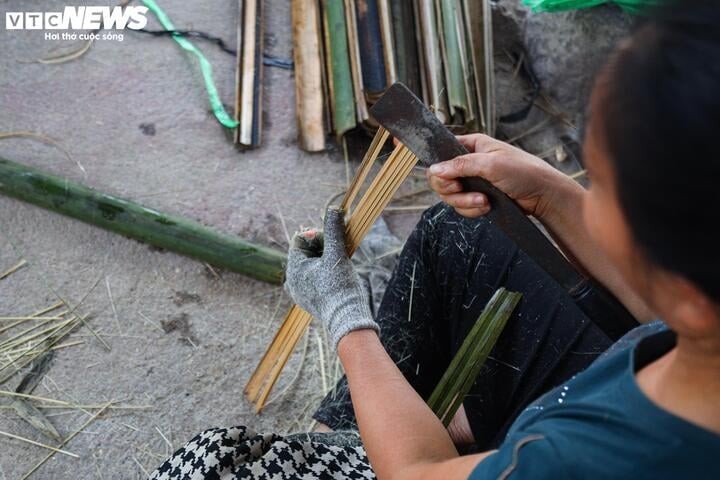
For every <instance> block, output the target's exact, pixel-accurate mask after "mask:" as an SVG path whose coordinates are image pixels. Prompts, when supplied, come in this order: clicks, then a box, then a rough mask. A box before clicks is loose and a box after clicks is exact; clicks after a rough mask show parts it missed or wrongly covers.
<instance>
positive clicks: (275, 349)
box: [245, 128, 417, 412]
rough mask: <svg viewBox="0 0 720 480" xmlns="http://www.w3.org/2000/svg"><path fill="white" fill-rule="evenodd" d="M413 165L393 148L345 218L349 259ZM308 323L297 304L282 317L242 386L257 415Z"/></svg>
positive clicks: (374, 150)
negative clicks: (247, 379)
mask: <svg viewBox="0 0 720 480" xmlns="http://www.w3.org/2000/svg"><path fill="white" fill-rule="evenodd" d="M387 138H388V133H387V131H385V129H383V128H380V130H379V131H378V132H377V134H376V135H375V138H374V139H373V142H372V144H371V147H370V149H369V150H368V153H367V154H366V157H365V159H363V163H362V164H361V167H360V169H359V170H358V173H357V175H356V177H355V179H354V180H353V183H352V184H351V186H350V188H349V189H348V191H347V192H346V194H345V198H344V199H343V201H342V203H341V207H343V208H344V209H345V210H346V211H347V210H348V209H349V208H350V206H351V204H352V201H353V199H354V197H355V195H356V194H357V190H358V188H359V185H361V184H362V183H363V180H364V179H365V177H366V176H367V172H368V170H369V166H370V165H372V163H373V162H374V161H375V159H376V158H377V156H378V154H379V153H380V150H381V149H382V146H383V145H384V143H385V142H386V141H387ZM416 163H417V157H416V156H415V155H414V154H413V153H412V152H410V151H409V150H408V149H407V148H406V147H405V146H403V145H401V144H400V145H398V146H397V147H395V149H394V150H393V152H392V154H391V155H390V157H389V158H388V159H387V161H386V162H385V164H384V165H383V166H382V168H381V169H380V171H379V172H378V174H377V175H376V177H375V178H374V180H373V181H372V182H371V184H370V186H369V187H368V188H367V190H366V191H365V194H364V195H363V196H362V198H361V199H360V200H359V202H358V204H357V206H356V207H355V209H354V210H353V211H352V214H351V215H350V216H349V218H347V223H346V228H345V236H346V242H347V249H348V255H350V256H352V254H353V253H354V252H355V250H356V249H357V247H358V246H359V244H360V242H361V241H362V239H363V238H364V237H365V235H366V234H367V232H368V231H369V230H370V227H371V226H372V225H373V223H374V222H375V220H377V218H378V217H379V216H380V214H381V213H382V211H383V209H384V208H385V207H386V206H387V205H388V203H390V200H391V199H392V197H393V195H394V194H395V192H396V191H397V189H398V188H399V187H400V184H401V183H402V182H403V180H404V179H405V178H406V177H407V176H408V175H409V174H410V172H411V171H412V169H413V167H414V166H415V164H416ZM311 321H312V316H311V315H310V314H309V313H307V312H306V311H304V310H302V309H301V308H300V307H298V306H297V305H294V306H293V307H292V308H291V309H290V311H289V312H288V313H287V315H286V316H285V319H284V320H283V323H282V325H281V326H280V329H279V330H278V331H277V333H276V334H275V337H274V338H273V340H272V342H271V343H270V345H269V347H268V349H267V350H266V352H265V354H264V355H263V357H262V359H261V360H260V363H259V364H258V366H257V367H256V369H255V371H254V372H253V374H252V376H251V377H250V380H249V381H248V383H247V385H246V386H245V395H246V396H247V398H248V400H250V401H251V402H252V403H254V404H255V410H256V411H257V412H260V411H261V410H262V409H263V407H264V406H265V403H266V401H267V399H268V397H269V395H270V392H271V391H272V389H273V387H274V385H275V383H276V382H277V380H278V378H279V376H280V373H281V372H282V370H283V368H284V367H285V364H286V363H287V361H288V359H289V358H290V355H291V354H292V352H293V350H294V349H295V347H296V346H297V344H298V342H299V341H300V339H301V338H302V336H303V334H304V333H305V331H306V330H307V328H308V326H309V325H310V322H311Z"/></svg>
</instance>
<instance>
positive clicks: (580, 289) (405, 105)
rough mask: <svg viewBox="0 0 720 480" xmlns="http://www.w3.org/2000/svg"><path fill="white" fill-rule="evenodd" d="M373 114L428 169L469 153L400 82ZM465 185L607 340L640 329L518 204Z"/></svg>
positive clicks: (476, 180) (477, 181) (478, 183)
mask: <svg viewBox="0 0 720 480" xmlns="http://www.w3.org/2000/svg"><path fill="white" fill-rule="evenodd" d="M370 113H371V114H372V116H373V117H374V118H375V120H376V121H377V122H378V123H379V124H380V125H382V126H383V127H384V128H385V129H387V130H388V131H389V132H390V134H391V135H393V136H394V137H395V138H397V139H398V140H399V141H400V142H402V143H403V144H404V145H405V146H406V147H407V148H408V149H410V151H412V152H413V153H414V154H415V155H416V156H417V157H418V160H419V161H420V163H422V164H424V165H425V166H430V165H432V164H434V163H438V162H443V161H446V160H450V159H452V158H455V157H457V156H458V155H463V154H466V153H468V151H467V150H466V149H465V147H463V146H462V145H461V144H460V142H458V140H457V139H456V138H455V135H453V134H452V133H451V132H450V130H448V129H447V127H445V125H443V124H442V123H441V122H440V121H439V120H438V118H437V117H436V116H435V114H433V113H432V112H431V111H430V109H429V108H428V107H426V106H425V104H424V103H423V102H422V101H421V100H420V99H419V98H417V97H416V96H415V94H413V93H412V92H411V91H410V90H409V89H408V88H407V87H406V86H405V85H403V84H402V83H395V84H393V85H392V86H391V87H390V88H388V89H387V91H386V92H385V94H383V96H382V97H380V99H379V100H378V101H377V102H376V103H375V105H373V107H372V108H371V109H370ZM461 184H462V186H463V189H464V190H465V191H469V192H481V193H484V194H485V195H486V196H487V197H488V200H489V201H490V204H491V205H492V209H491V210H490V212H489V213H488V214H487V215H485V217H486V218H487V219H488V220H489V221H490V222H491V223H493V224H494V225H495V226H497V227H498V228H499V229H500V230H501V231H503V232H504V233H505V235H507V236H508V237H509V238H510V239H511V240H513V241H514V242H515V243H516V244H517V246H518V247H519V248H520V249H521V250H523V251H524V252H525V253H526V254H527V255H528V256H529V257H530V258H532V259H533V260H534V261H535V263H537V265H538V266H540V267H541V268H542V269H543V270H545V271H546V272H547V273H548V275H550V276H551V277H552V278H553V279H555V281H556V282H557V283H559V284H560V285H561V286H562V287H563V288H564V289H565V290H566V291H567V292H568V294H569V295H570V296H571V297H572V299H573V300H574V301H575V303H576V304H577V306H578V307H579V308H580V310H582V311H583V313H585V315H587V316H588V318H590V319H591V320H592V321H593V323H595V325H597V326H598V327H599V328H600V329H601V330H602V331H603V332H604V333H605V334H606V335H607V336H608V337H609V338H611V339H612V340H617V339H618V338H620V337H621V336H622V335H624V334H625V333H626V332H628V331H629V330H631V329H632V328H634V327H636V326H637V325H638V322H637V320H635V318H634V317H633V316H632V314H631V313H630V312H629V311H628V310H627V309H626V308H625V306H623V305H622V303H620V302H619V301H618V300H617V299H616V298H615V297H614V296H613V295H612V294H611V293H610V292H609V291H608V290H607V289H605V288H604V287H603V286H601V285H599V284H598V283H597V282H596V281H594V280H593V279H590V278H587V277H586V276H584V275H583V274H582V273H580V272H579V271H578V270H577V269H576V268H575V267H574V266H573V265H572V264H571V263H570V262H569V261H568V260H567V259H566V258H565V257H564V256H563V255H562V253H560V251H559V250H558V249H557V248H555V246H554V245H553V244H552V242H550V240H549V239H548V238H547V237H546V236H545V235H544V234H543V233H542V232H541V231H540V230H539V229H538V228H537V227H536V226H535V225H534V224H533V222H532V221H531V220H530V218H528V217H527V216H526V215H525V213H524V212H523V211H522V209H521V208H520V207H519V206H518V205H517V203H515V201H514V200H512V199H511V198H510V197H508V196H507V195H505V194H504V193H503V192H501V191H500V190H498V189H497V188H496V187H495V186H493V185H492V184H491V183H490V182H488V181H487V180H485V179H484V178H480V177H465V178H463V179H461Z"/></svg>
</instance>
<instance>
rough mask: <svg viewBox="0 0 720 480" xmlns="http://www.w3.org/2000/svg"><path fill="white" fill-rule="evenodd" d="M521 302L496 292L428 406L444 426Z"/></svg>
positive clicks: (518, 295) (516, 295) (510, 294)
mask: <svg viewBox="0 0 720 480" xmlns="http://www.w3.org/2000/svg"><path fill="white" fill-rule="evenodd" d="M521 298H522V294H521V293H515V292H510V291H507V290H506V289H504V288H500V289H498V290H497V291H496V292H495V294H494V295H493V296H492V298H490V301H489V302H488V304H487V305H486V306H485V309H484V310H483V312H482V313H481V314H480V318H478V320H477V322H475V325H473V327H472V328H471V329H470V332H469V333H468V335H467V337H465V340H464V341H463V343H462V345H461V346H460V349H459V350H458V351H457V353H456V354H455V356H454V357H453V359H452V361H451V362H450V365H448V368H447V370H446V371H445V373H444V374H443V376H442V378H441V379H440V382H439V383H438V385H437V387H435V390H433V393H432V394H431V395H430V398H429V399H428V406H429V407H430V408H431V409H432V411H433V412H435V414H436V415H437V416H438V418H439V419H440V420H441V421H442V422H443V424H444V425H445V426H448V425H449V424H450V421H451V420H452V419H453V417H454V416H455V413H456V412H457V411H458V409H459V408H460V405H462V402H463V400H464V399H465V396H466V395H467V394H468V392H469V391H470V388H472V386H473V384H474V383H475V379H476V378H477V376H478V374H479V373H480V369H481V368H482V366H483V365H484V364H485V360H487V357H488V355H490V351H491V350H492V349H493V347H494V346H495V343H496V342H497V339H498V338H499V337H500V333H502V331H503V329H504V328H505V324H506V323H507V320H508V318H510V315H511V314H512V312H513V310H515V307H516V306H517V304H518V303H519V302H520V299H521Z"/></svg>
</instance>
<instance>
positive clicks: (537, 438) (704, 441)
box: [470, 322, 720, 480]
mask: <svg viewBox="0 0 720 480" xmlns="http://www.w3.org/2000/svg"><path fill="white" fill-rule="evenodd" d="M675 339H676V337H675V334H674V333H673V332H672V331H670V330H668V329H667V327H666V326H665V325H664V324H663V323H662V322H653V323H651V324H648V325H643V326H640V327H638V328H636V329H635V330H633V331H631V332H630V333H628V334H627V335H626V336H625V337H623V338H622V339H621V340H620V341H618V342H617V343H616V344H615V345H613V346H612V347H611V348H610V350H608V351H607V352H606V353H605V354H604V355H603V356H602V357H601V358H599V359H598V360H597V361H596V362H595V363H593V364H592V365H591V366H590V367H589V368H588V369H587V370H585V371H584V372H582V373H581V374H579V375H577V376H575V377H573V378H572V379H571V380H570V381H568V382H567V383H566V384H564V385H561V386H560V387H558V388H556V389H554V390H552V391H550V392H548V393H547V394H545V395H543V396H542V397H540V399H538V400H537V401H536V402H534V403H533V404H532V405H530V406H529V407H528V408H526V409H525V411H523V413H522V414H521V415H520V416H519V417H518V418H517V420H516V421H515V422H514V423H513V425H512V427H511V428H510V431H509V432H508V434H507V437H506V438H505V441H504V442H503V443H502V445H501V446H500V448H499V450H498V451H497V453H494V454H493V455H491V456H489V457H487V458H486V459H485V460H483V461H482V462H480V463H479V464H478V466H477V467H476V468H475V470H473V472H472V474H471V475H470V480H489V479H493V480H495V479H511V480H512V479H518V480H520V479H531V480H544V479H553V480H560V479H603V480H605V479H633V480H645V479H647V480H663V479H683V480H684V479H712V480H720V435H717V434H715V433H713V432H711V431H709V430H705V429H703V428H701V427H699V426H697V425H694V424H692V423H690V422H687V421H685V420H683V419H681V418H679V417H677V416H675V415H673V414H671V413H669V412H666V411H665V410H662V409H661V408H659V407H657V406H656V405H655V404H653V403H652V402H651V401H650V399H648V398H647V397H646V396H645V394H644V393H643V392H642V391H641V390H640V388H639V387H638V385H637V382H636V381H635V372H637V371H638V370H640V369H641V368H642V367H644V366H645V365H647V364H649V363H651V362H653V361H654V360H656V359H657V358H659V357H660V356H662V355H664V354H665V353H667V352H668V351H670V350H671V349H672V348H673V347H674V346H675ZM718 374H719V375H720V372H719V373H718ZM718 408H720V405H718Z"/></svg>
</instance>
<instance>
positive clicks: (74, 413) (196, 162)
mask: <svg viewBox="0 0 720 480" xmlns="http://www.w3.org/2000/svg"><path fill="white" fill-rule="evenodd" d="M81 3H82V2H81ZM90 3H92V4H102V3H106V2H90ZM64 4H65V3H64V2H53V1H37V2H33V5H32V6H33V9H34V10H37V11H54V10H60V9H62V7H63V6H64ZM160 4H161V5H162V6H163V7H164V9H165V10H166V12H167V13H168V15H169V16H170V18H171V19H172V20H173V21H174V22H175V24H176V26H177V27H178V28H192V29H195V30H202V31H206V32H209V33H212V34H215V35H218V36H220V37H222V38H224V39H226V40H227V41H228V42H229V44H230V45H233V46H234V44H235V35H236V18H237V2H230V1H228V2H210V1H195V2H185V1H181V0H162V1H161V2H160ZM265 4H266V16H265V29H266V32H267V33H266V36H265V42H266V49H265V50H266V53H268V54H270V55H274V56H277V57H282V58H289V57H290V56H291V54H292V52H291V39H290V28H289V25H290V12H289V2H287V1H284V0H268V1H266V2H265ZM0 10H4V11H23V10H28V6H27V2H23V1H20V0H11V1H3V2H2V3H1V4H0ZM0 13H4V12H0ZM2 17H3V18H4V15H2ZM149 28H158V27H157V23H156V22H155V21H154V19H153V20H151V22H150V25H149ZM61 44H62V42H56V41H50V40H45V39H44V35H43V32H42V31H23V32H21V31H7V30H4V29H3V30H0V45H2V53H0V62H1V66H0V131H1V132H9V131H33V132H37V133H41V134H43V135H46V136H49V137H52V138H54V139H56V140H57V141H58V142H59V143H60V144H61V145H62V147H63V148H64V149H66V150H67V152H68V153H69V154H70V155H71V156H72V160H69V159H68V158H66V157H65V156H64V155H63V153H62V152H61V151H60V150H59V149H57V148H55V147H53V146H48V145H43V144H40V143H37V142H34V141H32V140H29V139H5V140H2V141H0V156H2V157H5V158H8V159H11V160H13V161H16V162H22V163H25V164H28V165H32V166H35V167H39V168H42V169H44V170H47V171H49V172H53V173H55V174H59V175H62V176H65V177H67V178H70V179H72V180H75V181H80V182H83V183H84V184H86V185H89V186H92V187H94V188H97V189H99V190H102V191H104V192H108V193H112V194H115V195H118V196H121V197H125V198H129V199H132V200H135V201H138V202H142V203H144V204H146V205H148V206H152V207H154V208H156V209H158V210H162V211H166V212H170V213H173V214H180V215H184V216H187V217H189V218H192V219H195V220H198V221H200V222H202V223H204V224H206V225H210V226H213V227H216V228H218V229H220V230H223V231H225V232H229V233H233V234H238V235H242V236H243V237H245V238H247V239H250V240H253V241H256V242H260V243H263V244H267V245H273V246H276V247H277V248H279V249H282V250H284V249H285V248H286V245H287V240H286V231H287V232H289V233H290V234H292V232H293V231H294V230H295V229H296V228H297V227H298V226H300V225H315V224H317V223H318V221H319V218H320V213H321V211H322V208H323V206H324V204H325V202H326V201H327V200H328V198H329V197H330V196H332V195H334V194H336V193H338V192H339V191H341V190H342V188H343V186H344V184H345V181H346V167H345V163H344V161H343V159H342V155H341V154H340V153H339V151H338V150H337V149H335V150H334V151H330V152H328V153H322V154H314V155H310V154H307V153H304V152H302V151H301V150H300V149H299V148H298V147H297V142H296V127H295V114H294V95H293V92H294V83H293V81H294V80H293V73H292V72H290V71H287V70H280V69H277V68H266V70H265V82H264V88H265V95H264V109H265V122H264V123H265V130H264V136H263V146H262V148H260V149H258V150H255V151H250V152H246V153H240V152H238V151H237V150H236V149H235V148H234V146H233V145H232V144H231V142H230V141H229V140H228V137H227V135H226V134H225V132H224V131H223V129H222V128H221V127H220V126H219V124H218V123H217V121H216V120H215V119H214V117H213V116H212V115H211V113H210V112H209V106H208V101H207V97H206V94H205V90H204V88H203V86H202V80H201V77H200V73H199V71H198V68H197V64H196V61H195V59H194V58H193V57H190V56H189V55H187V54H184V53H183V52H182V51H181V50H180V49H179V48H178V46H177V45H176V44H175V43H174V42H173V41H171V40H170V39H169V38H155V37H152V36H148V35H144V34H140V33H135V32H130V31H126V32H125V33H124V39H123V41H122V42H118V41H98V42H95V44H94V45H93V46H92V48H91V49H90V51H89V52H87V53H86V54H85V55H84V56H83V57H82V58H79V59H77V60H74V61H71V62H68V63H64V64H60V65H43V64H39V63H32V62H30V61H32V60H34V59H36V58H38V57H43V56H45V55H47V54H48V52H49V51H51V50H52V49H53V48H56V47H58V46H59V45H61ZM196 44H197V45H198V46H199V47H200V48H201V49H202V50H203V52H205V54H206V55H207V57H208V59H209V60H210V62H211V63H212V65H213V67H214V73H215V80H216V83H217V87H218V90H219V92H220V95H221V97H222V98H223V100H224V102H225V103H226V104H227V105H232V104H233V102H234V92H233V89H234V77H235V66H234V63H235V60H234V57H232V56H231V55H228V54H226V53H223V52H222V51H221V50H219V49H218V48H216V47H215V46H213V45H212V44H209V43H205V42H201V41H198V42H197V43H196ZM76 162H78V163H79V164H81V165H82V167H83V168H84V171H83V170H81V168H80V167H79V166H78V165H77V164H76ZM398 215H399V216H402V218H400V220H401V221H404V222H405V224H408V222H409V223H412V221H413V218H414V216H415V215H416V213H411V214H395V220H396V221H397V220H398ZM283 223H284V224H285V225H284V226H283ZM20 259H25V260H27V262H28V265H27V266H26V267H25V268H23V269H21V270H19V271H18V272H16V273H14V274H12V275H10V276H9V277H8V278H6V279H4V280H0V316H21V315H29V314H30V313H31V312H34V311H36V310H38V309H41V308H43V307H46V306H48V305H50V304H52V303H54V302H55V301H56V300H57V298H58V297H62V298H65V299H67V300H69V301H70V302H71V303H76V302H79V301H80V300H81V299H82V298H83V297H85V296H86V295H87V298H86V299H85V301H84V302H83V304H82V305H81V307H80V309H79V311H81V312H82V313H87V314H89V315H90V317H89V318H90V320H89V323H90V326H91V327H92V328H93V329H94V330H96V331H97V332H99V333H100V334H102V335H103V337H102V338H103V339H104V340H105V341H106V342H107V343H108V344H109V346H110V348H111V350H109V351H108V350H107V349H106V348H104V347H103V346H102V345H101V343H100V342H99V341H98V340H97V339H96V338H95V337H93V336H92V335H91V334H90V332H89V330H88V329H86V328H82V329H80V330H78V331H77V333H75V334H73V335H72V336H71V339H74V340H78V341H80V340H81V341H84V343H83V344H81V345H76V346H72V347H69V348H66V349H62V350H59V351H58V352H57V355H56V357H55V359H54V361H53V364H52V367H51V369H50V371H49V373H48V374H47V375H46V376H45V378H44V380H43V381H42V383H41V384H40V385H39V386H38V387H37V389H36V390H35V392H34V393H35V395H39V396H43V397H50V398H55V399H61V400H65V401H69V402H73V403H77V404H83V405H97V404H102V403H104V402H107V401H110V400H114V401H118V402H120V404H122V405H134V406H150V407H152V408H151V409H150V410H114V411H111V412H110V413H109V414H107V415H105V416H103V417H101V418H99V419H98V420H96V421H94V422H93V423H92V424H90V425H89V426H88V427H87V428H86V429H85V430H84V431H83V432H82V433H81V434H79V435H78V436H77V437H76V438H75V439H74V440H72V441H71V442H70V443H69V444H68V445H67V446H66V447H65V448H66V449H67V450H69V451H70V452H72V453H75V454H77V455H79V456H80V458H79V459H74V458H70V457H68V456H65V455H61V454H57V455H55V456H54V458H52V459H51V460H50V461H48V462H47V463H46V464H45V465H44V466H43V467H41V468H40V469H39V470H38V471H37V472H36V473H35V474H34V475H33V476H32V477H31V478H38V479H41V478H42V479H50V478H53V479H64V478H82V479H86V478H103V479H116V478H117V479H120V478H122V479H127V478H143V477H144V476H145V472H150V471H152V470H153V469H154V468H155V467H156V466H158V465H159V464H160V463H161V461H162V460H163V458H164V457H165V456H166V455H168V454H169V453H171V452H172V451H173V450H174V449H175V448H177V447H178V446H180V445H181V444H182V443H183V442H184V441H186V440H188V439H190V438H191V437H192V436H193V435H194V434H196V433H198V432H199V431H201V430H203V429H206V428H209V427H213V426H228V425H237V424H244V425H249V426H252V427H254V428H255V429H257V430H260V431H277V432H286V431H299V430H304V429H307V428H308V426H309V423H310V421H309V414H310V413H311V409H312V407H313V405H315V404H316V403H317V401H318V399H319V396H320V391H321V389H322V388H323V385H322V383H323V382H322V378H321V376H320V374H319V371H320V366H319V358H320V357H319V352H318V347H317V345H318V343H317V341H316V340H317V339H318V338H319V337H318V335H317V333H315V332H316V331H315V330H313V331H312V332H311V335H310V337H309V342H308V347H307V352H306V355H305V356H304V357H303V355H301V354H300V353H298V354H296V355H295V356H294V357H293V358H292V359H291V361H290V364H289V365H288V367H287V369H286V373H285V375H284V377H283V379H282V380H281V383H280V385H279V386H278V388H276V393H282V392H283V390H285V387H286V386H287V385H288V384H289V383H290V381H291V380H293V377H296V380H295V383H294V384H293V385H292V386H291V388H289V389H288V390H287V391H286V392H285V393H284V394H282V395H280V396H279V398H277V399H276V400H275V401H273V402H272V403H271V404H270V405H269V406H268V408H267V409H266V411H265V412H264V413H263V414H262V415H261V416H258V415H256V414H255V413H254V412H253V410H252V408H251V406H250V405H249V404H248V403H247V402H246V401H245V400H244V398H243V396H242V388H243V386H244V384H245V382H246V380H247V379H248V377H249V375H250V373H251V370H252V368H253V367H254V366H255V364H256V362H257V360H258V359H259V357H260V355H261V354H262V352H263V351H264V348H265V346H266V345H267V344H268V342H269V341H270V339H271V338H272V335H273V333H274V331H275V330H276V328H277V327H278V325H279V323H280V320H281V317H282V314H283V313H284V310H285V309H286V308H287V306H288V301H287V299H286V297H285V296H284V294H283V292H282V289H281V288H280V287H277V286H272V285H268V284H265V283H261V282H257V281H254V280H250V279H248V278H245V277H243V276H240V275H236V274H232V273H227V272H219V275H217V276H216V275H215V274H214V273H213V272H211V271H210V270H209V269H208V268H206V267H205V266H203V264H201V263H199V262H196V261H193V260H189V259H187V258H183V257H180V256H178V255H175V254H173V253H168V252H162V251H158V250H157V249H153V248H150V247H148V246H147V245H143V244H140V243H138V242H135V241H132V240H128V239H125V238H123V237H120V236H118V235H115V234H112V233H108V232H105V231H103V230H100V229H97V228H94V227H90V226H87V225H85V224H83V223H80V222H78V221H74V220H70V219H68V218H65V217H61V216H59V215H57V214H54V213H50V212H47V211H44V210H41V209H39V208H36V207H33V206H28V205H26V204H23V203H21V202H18V201H15V200H12V199H9V198H6V197H0V271H4V270H5V269H7V268H9V267H10V266H12V265H13V264H15V263H17V262H18V261H19V260H20ZM94 285H95V288H94V289H92V287H93V286H94ZM91 289H92V290H91ZM326 353H327V352H326ZM303 359H304V360H303ZM301 360H302V362H301ZM328 360H329V359H328ZM326 363H327V361H326ZM300 365H302V369H299V366H300ZM324 366H325V365H324ZM328 370H329V367H328ZM298 371H299V374H298V375H297V376H296V372H298ZM16 382H17V380H15V381H11V382H9V383H7V384H5V385H3V386H2V388H3V389H10V388H13V387H14V386H15V383H16ZM7 404H8V400H7V398H2V396H0V405H7ZM93 411H94V410H90V411H89V413H92V412H93ZM53 412H54V413H53ZM53 412H51V413H50V414H49V415H51V416H50V418H51V420H52V422H53V423H54V424H55V425H56V427H57V429H58V430H59V432H60V433H61V434H62V435H68V434H70V433H72V432H73V431H74V430H75V429H77V428H78V427H79V426H80V425H82V424H83V423H84V422H85V421H86V420H87V419H88V418H89V413H88V411H85V412H83V411H79V410H69V411H63V410H57V411H53ZM0 430H2V431H4V432H10V433H13V434H16V435H21V436H23V437H27V438H30V439H33V440H36V441H40V442H44V443H51V442H52V441H51V440H49V439H47V438H44V437H43V436H42V435H39V434H38V433H37V432H36V431H35V430H33V429H32V428H30V427H29V426H28V425H27V424H25V423H24V422H23V421H21V420H20V419H19V418H18V417H17V416H16V415H15V414H14V413H12V410H8V409H3V410H0ZM46 453H47V451H45V450H43V449H42V448H38V447H34V446H29V445H25V444H22V443H20V442H18V441H15V440H9V439H5V438H2V437H0V479H2V480H4V479H8V480H10V479H16V478H20V477H21V476H22V475H23V474H24V473H25V472H26V471H28V470H29V469H30V468H31V467H32V466H33V465H34V464H35V463H37V462H38V461H39V460H40V459H41V458H42V457H44V456H45V455H46Z"/></svg>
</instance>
